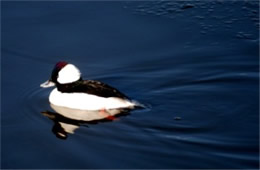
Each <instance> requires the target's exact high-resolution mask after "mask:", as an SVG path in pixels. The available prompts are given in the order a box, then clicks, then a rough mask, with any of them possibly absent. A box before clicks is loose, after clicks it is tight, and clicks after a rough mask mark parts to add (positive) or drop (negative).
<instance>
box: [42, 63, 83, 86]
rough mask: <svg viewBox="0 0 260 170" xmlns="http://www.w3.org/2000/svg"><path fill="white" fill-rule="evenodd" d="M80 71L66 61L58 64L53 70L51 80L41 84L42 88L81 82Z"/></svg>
mask: <svg viewBox="0 0 260 170" xmlns="http://www.w3.org/2000/svg"><path fill="white" fill-rule="evenodd" d="M80 74H81V73H80V71H79V69H78V68H77V67H76V66H74V65H73V64H69V63H68V62H66V61H60V62H58V63H56V65H55V66H54V68H53V70H52V74H51V78H50V79H49V80H48V81H46V82H45V83H43V84H41V87H51V86H54V85H56V86H59V85H63V84H70V83H73V82H76V81H78V80H81V76H80Z"/></svg>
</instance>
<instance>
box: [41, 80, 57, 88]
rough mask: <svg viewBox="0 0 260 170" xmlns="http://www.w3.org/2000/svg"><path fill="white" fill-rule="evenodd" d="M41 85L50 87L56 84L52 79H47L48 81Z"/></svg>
mask: <svg viewBox="0 0 260 170" xmlns="http://www.w3.org/2000/svg"><path fill="white" fill-rule="evenodd" d="M40 86H41V87H42V88H48V87H52V86H55V83H53V82H52V81H50V80H47V81H46V82H44V83H42V84H41V85H40Z"/></svg>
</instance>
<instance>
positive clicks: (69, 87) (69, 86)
mask: <svg viewBox="0 0 260 170" xmlns="http://www.w3.org/2000/svg"><path fill="white" fill-rule="evenodd" d="M81 81H82V78H80V79H79V80H77V81H74V82H71V83H66V84H60V83H57V84H56V87H57V89H58V91H60V92H63V93H64V92H67V93H70V92H74V91H73V87H75V86H77V84H78V83H80V82H81Z"/></svg>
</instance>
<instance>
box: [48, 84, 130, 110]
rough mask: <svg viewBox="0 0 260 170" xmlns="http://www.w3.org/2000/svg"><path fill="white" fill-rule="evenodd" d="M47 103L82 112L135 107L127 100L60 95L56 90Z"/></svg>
mask: <svg viewBox="0 0 260 170" xmlns="http://www.w3.org/2000/svg"><path fill="white" fill-rule="evenodd" d="M49 101H50V103H52V104H54V105H57V106H63V107H69V108H74V109H82V110H100V109H117V108H131V107H134V106H135V103H133V102H131V101H129V100H123V99H120V98H117V97H108V98H105V97H99V96H95V95H91V94H86V93H62V92H59V91H58V90H57V88H55V89H54V90H53V91H52V92H51V94H50V96H49Z"/></svg>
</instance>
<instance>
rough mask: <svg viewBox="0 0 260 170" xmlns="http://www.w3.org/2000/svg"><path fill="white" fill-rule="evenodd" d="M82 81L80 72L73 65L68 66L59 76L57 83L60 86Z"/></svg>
mask: <svg viewBox="0 0 260 170" xmlns="http://www.w3.org/2000/svg"><path fill="white" fill-rule="evenodd" d="M79 79H80V71H79V69H78V68H77V67H75V66H74V65H72V64H67V65H66V66H65V67H63V68H62V69H61V70H60V71H59V74H58V79H57V81H58V82H59V83H60V84H66V83H72V82H75V81H77V80H79Z"/></svg>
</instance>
